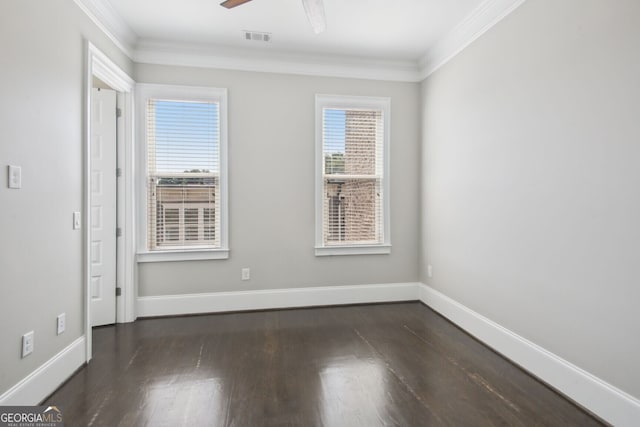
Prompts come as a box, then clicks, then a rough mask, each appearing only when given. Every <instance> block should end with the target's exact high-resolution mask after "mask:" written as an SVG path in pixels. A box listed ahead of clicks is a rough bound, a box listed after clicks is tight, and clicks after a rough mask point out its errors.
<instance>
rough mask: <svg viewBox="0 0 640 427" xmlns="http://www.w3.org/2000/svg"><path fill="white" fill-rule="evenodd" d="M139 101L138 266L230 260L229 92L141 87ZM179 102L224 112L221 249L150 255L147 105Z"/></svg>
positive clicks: (177, 87)
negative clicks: (201, 104) (211, 105)
mask: <svg viewBox="0 0 640 427" xmlns="http://www.w3.org/2000/svg"><path fill="white" fill-rule="evenodd" d="M136 96H137V99H138V101H137V102H138V111H137V119H138V120H139V123H141V124H142V125H141V126H139V127H138V133H137V136H138V138H139V141H140V143H139V144H137V145H138V146H137V150H136V154H137V156H138V157H137V158H138V160H137V166H138V169H137V171H138V176H137V190H138V194H139V197H138V202H137V206H136V208H137V212H138V215H137V220H136V221H137V225H138V235H137V238H136V240H137V245H138V248H139V250H140V253H139V254H138V257H137V260H138V262H150V261H151V262H152V261H186V260H203V259H205V260H209V259H228V258H229V172H228V170H229V165H228V156H229V154H228V152H229V149H228V134H229V125H228V96H227V89H226V88H215V87H208V86H186V85H168V84H151V83H140V84H138V85H137V86H136ZM154 97H161V98H164V99H179V100H191V101H215V102H218V103H219V111H220V147H219V150H220V247H219V248H215V249H214V250H194V249H184V250H181V249H179V250H175V251H160V250H158V251H149V250H148V242H147V168H148V162H147V128H146V126H144V123H146V120H147V117H146V114H147V108H146V102H147V100H148V99H150V98H154Z"/></svg>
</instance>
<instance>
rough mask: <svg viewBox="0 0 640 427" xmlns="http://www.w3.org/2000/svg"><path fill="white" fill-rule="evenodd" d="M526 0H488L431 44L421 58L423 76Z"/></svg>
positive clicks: (445, 61)
mask: <svg viewBox="0 0 640 427" xmlns="http://www.w3.org/2000/svg"><path fill="white" fill-rule="evenodd" d="M524 2H525V0H485V1H483V2H482V3H481V4H480V6H478V7H477V8H476V9H475V10H474V11H473V12H471V13H470V14H469V15H468V16H467V17H466V18H465V19H464V20H462V22H460V23H459V24H458V25H456V26H455V27H453V29H452V30H451V31H449V32H448V33H447V34H446V35H445V36H444V37H442V38H441V39H440V40H438V41H437V42H436V43H435V44H434V45H432V46H431V47H430V48H429V49H428V50H427V53H426V54H425V55H424V56H423V57H422V58H421V59H420V61H419V68H420V80H423V79H425V78H427V77H429V76H430V75H431V74H432V73H433V72H435V71H436V70H437V69H438V68H440V67H442V66H443V65H444V64H446V63H447V62H449V60H451V59H452V58H453V57H454V56H456V55H457V54H458V53H460V52H461V51H462V50H463V49H464V48H466V47H467V46H469V45H470V44H471V43H473V42H474V41H475V40H476V39H477V38H478V37H480V36H481V35H483V34H484V33H486V32H487V31H488V30H489V29H490V28H491V27H493V26H494V25H496V24H497V23H498V22H500V21H501V20H502V19H503V18H505V17H506V16H507V15H509V14H510V13H511V12H513V11H514V10H516V9H517V8H518V7H519V6H521V5H522V4H523V3H524Z"/></svg>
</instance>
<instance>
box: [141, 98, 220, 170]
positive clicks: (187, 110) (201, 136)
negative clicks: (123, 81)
mask: <svg viewBox="0 0 640 427" xmlns="http://www.w3.org/2000/svg"><path fill="white" fill-rule="evenodd" d="M154 104H155V132H156V141H155V142H156V168H157V171H158V172H159V173H172V174H173V173H184V172H185V171H196V170H197V171H206V172H213V173H217V172H219V171H220V170H219V169H220V167H219V166H220V163H219V160H218V159H219V147H220V120H219V117H220V114H219V104H218V103H214V102H191V101H173V100H159V99H156V100H154Z"/></svg>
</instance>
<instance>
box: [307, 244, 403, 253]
mask: <svg viewBox="0 0 640 427" xmlns="http://www.w3.org/2000/svg"><path fill="white" fill-rule="evenodd" d="M390 253H391V245H354V246H316V256H334V255H385V254H390Z"/></svg>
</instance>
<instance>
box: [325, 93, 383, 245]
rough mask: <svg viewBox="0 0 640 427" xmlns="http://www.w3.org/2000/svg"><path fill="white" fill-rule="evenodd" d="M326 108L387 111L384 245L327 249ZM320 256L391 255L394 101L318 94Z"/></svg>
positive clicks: (381, 98)
mask: <svg viewBox="0 0 640 427" xmlns="http://www.w3.org/2000/svg"><path fill="white" fill-rule="evenodd" d="M323 108H363V109H372V110H382V111H383V116H384V117H383V125H384V142H383V145H384V149H383V154H384V166H383V173H384V179H383V180H382V188H383V194H384V198H383V201H382V203H383V206H382V214H383V216H384V218H383V222H382V223H383V227H384V233H383V242H382V243H380V244H374V245H369V244H365V245H356V244H351V245H325V244H324V239H323V233H322V226H323V221H322V212H323V194H324V185H323V159H324V155H323V150H322V110H323ZM315 122H316V123H315V125H316V158H315V162H316V194H315V197H316V246H315V255H316V256H334V255H379V254H389V253H391V229H390V226H391V221H390V211H391V209H390V206H391V204H390V191H389V190H390V188H391V186H390V184H389V181H390V173H389V171H390V167H389V165H390V164H391V159H390V153H391V150H390V141H391V138H390V136H391V126H390V124H391V98H387V97H370V96H345V95H323V94H316V121H315Z"/></svg>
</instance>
